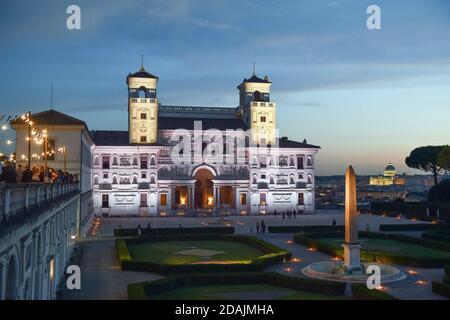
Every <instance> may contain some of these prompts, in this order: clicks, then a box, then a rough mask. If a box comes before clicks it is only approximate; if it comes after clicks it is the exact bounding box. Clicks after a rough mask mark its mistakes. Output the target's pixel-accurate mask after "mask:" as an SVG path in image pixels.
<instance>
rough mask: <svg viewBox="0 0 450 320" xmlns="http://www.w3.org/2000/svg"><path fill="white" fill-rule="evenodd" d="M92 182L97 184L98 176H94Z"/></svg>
mask: <svg viewBox="0 0 450 320" xmlns="http://www.w3.org/2000/svg"><path fill="white" fill-rule="evenodd" d="M94 184H98V176H97V175H96V176H94Z"/></svg>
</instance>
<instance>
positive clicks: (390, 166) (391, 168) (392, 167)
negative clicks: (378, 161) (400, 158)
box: [384, 163, 395, 171]
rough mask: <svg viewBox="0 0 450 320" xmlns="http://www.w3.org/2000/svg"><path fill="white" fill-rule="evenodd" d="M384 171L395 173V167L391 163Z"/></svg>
mask: <svg viewBox="0 0 450 320" xmlns="http://www.w3.org/2000/svg"><path fill="white" fill-rule="evenodd" d="M384 171H395V167H394V166H393V165H392V163H389V164H388V165H387V167H386V168H385V169H384Z"/></svg>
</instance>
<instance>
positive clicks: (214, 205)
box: [213, 186, 217, 208]
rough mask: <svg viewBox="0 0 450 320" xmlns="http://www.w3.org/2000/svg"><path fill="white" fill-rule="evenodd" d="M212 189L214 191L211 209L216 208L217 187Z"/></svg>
mask: <svg viewBox="0 0 450 320" xmlns="http://www.w3.org/2000/svg"><path fill="white" fill-rule="evenodd" d="M213 189H214V198H213V199H214V200H213V201H214V203H213V207H214V208H217V186H214V187H213Z"/></svg>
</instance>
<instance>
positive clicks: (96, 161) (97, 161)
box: [94, 156, 100, 166]
mask: <svg viewBox="0 0 450 320" xmlns="http://www.w3.org/2000/svg"><path fill="white" fill-rule="evenodd" d="M99 164H100V162H99V159H98V156H95V157H94V165H96V166H98V165H99Z"/></svg>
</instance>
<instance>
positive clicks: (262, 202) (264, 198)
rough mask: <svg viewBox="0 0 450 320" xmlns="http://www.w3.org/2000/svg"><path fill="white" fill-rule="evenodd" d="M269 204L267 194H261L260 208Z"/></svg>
mask: <svg viewBox="0 0 450 320" xmlns="http://www.w3.org/2000/svg"><path fill="white" fill-rule="evenodd" d="M266 204H267V202H266V193H261V194H260V195H259V205H260V206H265V205H266Z"/></svg>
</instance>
